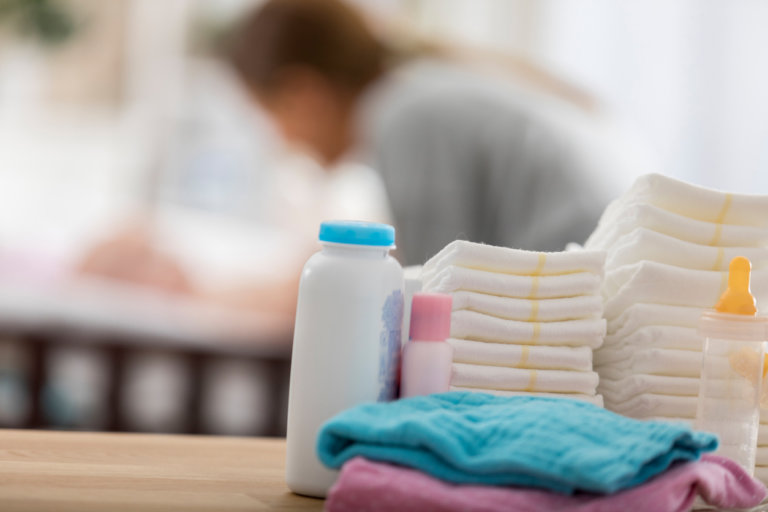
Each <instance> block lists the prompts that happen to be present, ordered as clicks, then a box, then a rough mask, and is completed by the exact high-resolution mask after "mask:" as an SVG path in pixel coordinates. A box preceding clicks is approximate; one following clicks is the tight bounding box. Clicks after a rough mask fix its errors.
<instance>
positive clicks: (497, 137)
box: [364, 61, 609, 264]
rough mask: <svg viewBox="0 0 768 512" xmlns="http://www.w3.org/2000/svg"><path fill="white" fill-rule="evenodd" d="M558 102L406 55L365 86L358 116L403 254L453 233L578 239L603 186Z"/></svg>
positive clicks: (421, 254)
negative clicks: (366, 96) (410, 60)
mask: <svg viewBox="0 0 768 512" xmlns="http://www.w3.org/2000/svg"><path fill="white" fill-rule="evenodd" d="M553 106H555V107H556V108H554V109H553V108H552V107H553ZM561 108H566V107H565V106H563V105H555V103H553V102H552V100H550V99H544V98H542V97H541V96H539V95H536V94H534V93H531V92H530V91H525V90H523V89H520V88H518V87H515V86H514V85H513V84H512V83H508V82H506V81H504V80H501V79H494V78H491V77H486V76H483V75H478V74H475V73H470V72H467V71H464V70H462V69H461V68H458V67H456V66H454V65H450V64H441V63H439V62H434V61H429V62H420V63H417V64H411V65H409V66H408V69H406V70H405V71H404V72H399V73H397V74H396V75H395V76H394V77H392V78H391V79H390V80H389V81H388V83H386V84H385V85H384V86H383V87H381V88H380V90H378V91H377V92H376V93H375V94H374V95H372V98H371V101H370V103H369V105H368V107H367V108H366V109H365V112H366V114H365V118H364V124H365V126H366V127H367V134H368V141H369V147H370V150H371V155H372V162H373V166H374V167H375V168H376V169H378V170H379V171H380V173H381V175H382V177H383V179H384V183H385V185H386V188H387V192H388V194H389V199H390V203H391V207H392V211H393V215H394V218H395V222H396V224H397V240H398V247H399V249H400V251H401V255H402V259H403V260H404V263H405V264H419V263H423V262H424V261H426V260H427V259H428V258H429V257H431V256H432V255H434V254H435V253H437V252H438V251H439V250H440V249H441V248H442V247H443V246H445V245H446V244H448V243H449V242H451V241H452V240H455V239H465V240H472V241H476V242H485V243H489V244H494V245H503V246H509V247H517V248H522V249H530V250H541V251H553V250H562V249H563V248H564V247H565V245H566V244H567V243H568V242H578V243H582V242H583V241H584V240H585V239H586V238H587V236H588V235H589V234H590V233H591V231H592V230H593V229H594V227H595V225H596V222H597V220H598V218H599V216H600V213H601V212H602V210H603V208H604V207H605V205H606V204H607V202H608V199H609V197H608V192H607V191H603V190H602V189H603V188H605V187H602V186H601V185H602V184H601V183H600V180H599V178H596V174H595V172H594V169H588V168H587V167H588V166H589V165H590V164H589V163H588V162H589V159H588V158H583V156H582V155H581V154H580V151H581V150H580V148H578V147H577V146H578V145H577V144H576V143H575V142H574V140H572V139H573V138H572V137H569V135H568V133H567V130H562V129H561V128H560V127H558V123H556V122H553V117H552V113H553V112H557V111H558V109H561Z"/></svg>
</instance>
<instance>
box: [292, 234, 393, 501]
mask: <svg viewBox="0 0 768 512" xmlns="http://www.w3.org/2000/svg"><path fill="white" fill-rule="evenodd" d="M319 238H320V242H321V244H322V250H321V251H320V252H318V253H316V254H314V255H313V256H312V257H311V258H310V259H309V261H307V263H306V265H305V266H304V271H303V272H302V276H301V283H300V285H299V302H298V307H297V310H296V328H295V331H294V337H293V356H292V360H291V383H290V394H289V398H288V432H287V437H288V438H287V460H286V481H287V483H288V487H290V489H291V490H292V491H293V492H295V493H297V494H304V495H308V496H317V497H324V496H325V495H326V493H327V491H328V489H329V488H330V486H331V485H332V484H333V483H334V481H335V480H336V477H337V474H338V472H337V471H333V470H330V469H328V468H326V467H325V466H323V465H322V464H321V463H320V461H319V460H318V458H317V452H316V444H317V434H318V431H319V429H320V427H321V426H322V424H323V423H324V422H325V421H327V420H328V419H330V418H331V417H332V416H334V415H336V414H337V413H339V412H341V411H343V410H344V409H348V408H350V407H353V406H355V405H358V404H361V403H364V402H372V401H387V400H393V399H394V398H396V397H397V375H398V367H399V359H400V344H401V343H400V340H401V332H400V331H401V325H402V315H403V270H402V268H401V267H400V264H399V263H398V262H397V260H395V259H394V258H393V257H391V256H390V255H389V251H390V250H391V249H393V248H394V243H395V230H394V228H393V227H392V226H388V225H386V224H376V223H370V222H356V221H330V222H324V223H323V224H322V225H321V226H320V236H319Z"/></svg>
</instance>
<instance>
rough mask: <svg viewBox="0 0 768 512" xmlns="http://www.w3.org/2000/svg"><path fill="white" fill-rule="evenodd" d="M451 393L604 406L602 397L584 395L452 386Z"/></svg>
mask: <svg viewBox="0 0 768 512" xmlns="http://www.w3.org/2000/svg"><path fill="white" fill-rule="evenodd" d="M448 390H449V391H466V392H469V393H488V394H489V395H495V396H544V397H548V398H568V399H570V400H581V401H582V402H588V403H590V404H592V405H596V406H598V407H602V406H603V397H602V396H600V395H585V394H583V393H533V392H530V391H504V390H501V389H482V388H465V387H461V386H450V387H449V388H448Z"/></svg>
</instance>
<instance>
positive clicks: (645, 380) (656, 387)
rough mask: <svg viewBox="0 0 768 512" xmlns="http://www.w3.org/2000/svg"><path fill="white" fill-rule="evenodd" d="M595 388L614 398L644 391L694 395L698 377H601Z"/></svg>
mask: <svg viewBox="0 0 768 512" xmlns="http://www.w3.org/2000/svg"><path fill="white" fill-rule="evenodd" d="M597 389H598V390H599V391H600V392H601V393H602V392H603V391H605V392H607V393H610V395H611V396H612V397H613V398H615V399H616V400H629V399H630V398H632V397H634V396H636V395H642V394H646V393H652V394H657V395H676V396H693V397H696V396H698V395H699V379H697V378H695V377H670V376H666V375H647V374H635V375H630V376H628V377H624V378H621V379H609V378H606V377H601V378H600V384H599V385H598V386H597Z"/></svg>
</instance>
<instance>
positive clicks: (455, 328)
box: [422, 240, 606, 406]
mask: <svg viewBox="0 0 768 512" xmlns="http://www.w3.org/2000/svg"><path fill="white" fill-rule="evenodd" d="M604 263H605V253H604V252H603V251H586V250H579V251H570V252H554V253H541V252H531V251H523V250H518V249H509V248H505V247H495V246H490V245H484V244H478V243H473V242H466V241H461V240H457V241H455V242H452V243H450V244H448V246H446V247H445V248H444V249H443V250H442V251H440V252H439V253H438V254H437V255H435V256H434V257H433V258H432V259H430V260H429V261H428V262H427V263H426V264H425V265H424V267H423V268H422V282H423V290H424V291H426V292H435V293H447V294H450V295H452V296H453V314H452V316H451V338H450V339H449V340H448V343H450V344H451V345H452V346H453V349H454V353H453V371H452V376H451V389H453V390H472V391H483V392H488V393H493V394H497V395H517V394H527V395H531V394H532V395H541V396H559V397H569V398H575V399H581V400H586V401H589V402H592V403H595V404H598V405H600V406H602V397H600V396H599V395H597V394H596V389H597V384H598V376H597V373H595V372H594V371H593V370H592V351H593V349H595V348H597V347H599V346H600V345H601V344H602V343H603V337H604V336H605V329H606V323H605V320H604V319H603V318H602V315H603V301H602V298H601V296H600V288H601V283H602V277H603V266H604Z"/></svg>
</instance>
